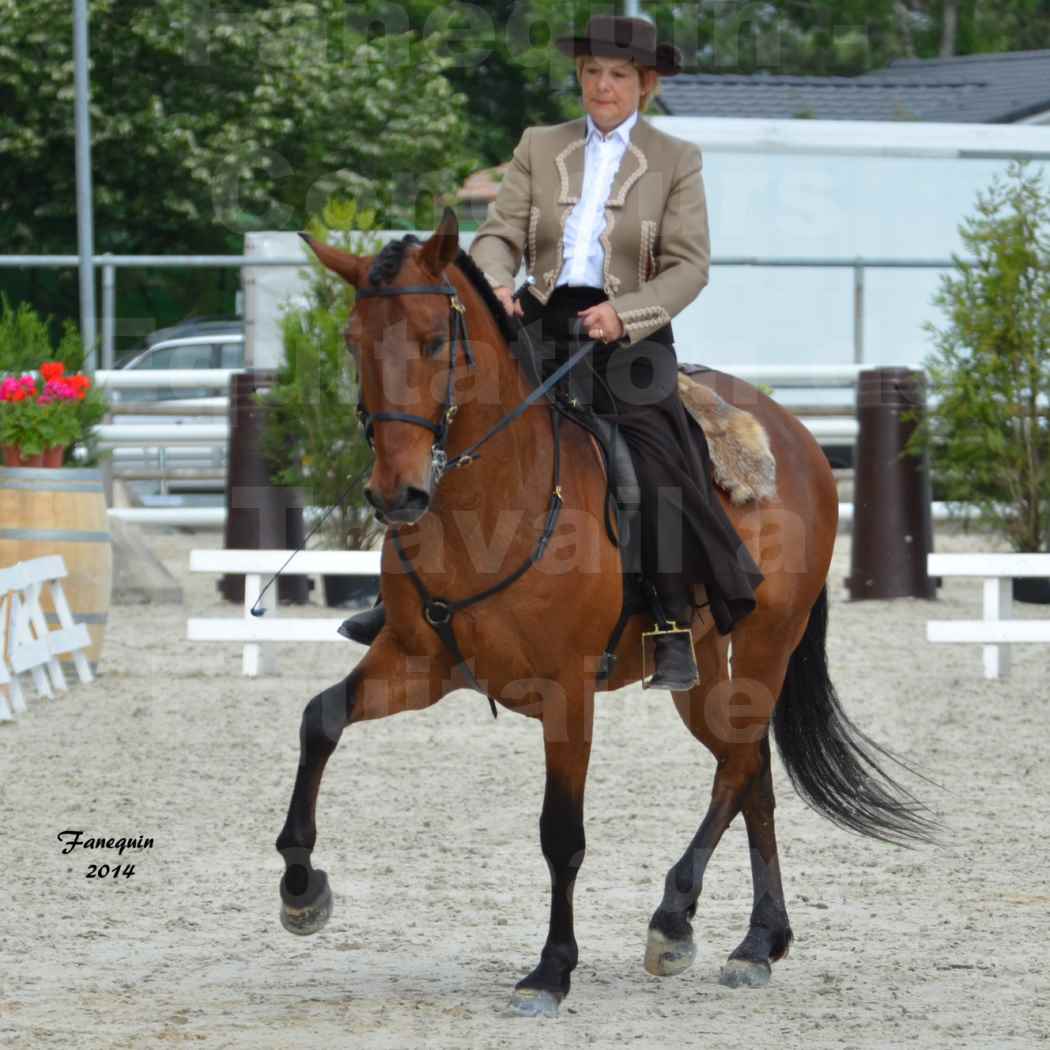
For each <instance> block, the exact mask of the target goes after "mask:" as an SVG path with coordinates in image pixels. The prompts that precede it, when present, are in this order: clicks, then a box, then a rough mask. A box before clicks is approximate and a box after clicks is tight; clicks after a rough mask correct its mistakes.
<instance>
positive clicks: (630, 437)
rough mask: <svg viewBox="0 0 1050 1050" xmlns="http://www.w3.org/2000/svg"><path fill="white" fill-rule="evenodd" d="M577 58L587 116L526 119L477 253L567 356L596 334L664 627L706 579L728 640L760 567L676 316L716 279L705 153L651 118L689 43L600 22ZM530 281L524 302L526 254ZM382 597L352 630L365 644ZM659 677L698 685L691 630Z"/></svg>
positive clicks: (605, 411)
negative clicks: (679, 347)
mask: <svg viewBox="0 0 1050 1050" xmlns="http://www.w3.org/2000/svg"><path fill="white" fill-rule="evenodd" d="M556 45H557V47H558V48H559V50H561V51H563V52H564V53H565V54H568V55H570V56H572V57H575V59H576V71H577V76H578V79H579V82H580V87H581V93H582V102H583V106H584V108H585V110H586V112H587V116H586V117H585V118H581V119H577V120H572V121H568V122H567V123H564V124H558V125H553V126H548V127H532V128H528V129H526V131H525V133H524V134H523V135H522V137H521V141H520V142H519V143H518V145H517V147H516V148H515V150H514V157H513V160H512V162H511V165H510V167H509V169H508V171H507V174H506V175H505V177H504V179H503V182H502V183H501V186H500V189H499V192H498V194H497V196H496V199H495V201H494V202H493V203H492V204H491V205H490V206H489V212H488V217H487V218H486V220H485V222H484V223H483V224H482V225H481V226H480V228H479V229H478V231H477V233H476V234H475V237H474V241H473V243H472V245H471V247H470V255H471V257H472V258H473V259H474V261H475V262H476V263H477V264H478V266H479V267H480V268H481V270H482V271H483V272H484V273H485V276H486V277H487V278H488V280H489V283H490V284H492V286H493V288H494V291H495V293H496V295H497V297H498V298H499V299H500V301H501V302H502V303H503V305H504V307H505V308H506V310H507V312H508V313H509V314H511V315H513V316H517V317H521V318H522V320H523V322H524V323H525V324H526V325H532V324H534V323H536V322H537V321H538V322H539V323H540V324H541V330H542V334H543V338H544V340H547V341H549V344H553V346H554V347H555V351H556V357H557V358H558V359H560V360H564V358H565V357H566V356H567V355H568V354H569V353H570V352H571V350H572V349H573V348H574V347H573V335H572V327H571V326H572V324H573V322H574V321H575V320H577V319H579V320H580V321H582V322H583V327H584V331H585V333H586V335H587V336H589V337H590V338H591V339H593V340H596V341H597V342H596V345H595V348H594V351H593V353H592V354H591V355H590V356H589V357H587V358H585V359H584V361H583V362H582V363H581V364H580V365H578V366H577V367H576V369H575V370H574V382H575V383H576V384H577V386H576V389H577V390H579V389H580V388H581V387H582V389H583V395H584V398H585V399H586V400H588V401H590V403H591V405H592V407H593V408H594V410H595V412H597V413H599V414H600V415H603V416H605V417H607V418H609V419H612V420H613V421H615V422H616V423H618V424H619V425H620V429H621V433H622V434H623V436H624V438H625V440H626V442H627V444H628V447H629V448H630V450H631V455H632V458H633V459H634V462H635V467H636V470H637V474H638V482H639V488H640V489H641V507H640V519H641V525H642V538H641V559H642V565H641V568H642V571H643V573H644V575H645V577H646V578H647V579H648V580H649V582H650V583H651V584H652V586H653V589H654V591H655V594H656V597H657V599H658V602H657V606H658V612H659V616H660V618H661V619H662V621H663V626H664V627H670V628H674V627H685V626H687V625H688V624H689V623H690V622H691V621H692V617H693V611H694V606H693V601H692V587H691V585H692V584H700V583H702V584H705V585H706V588H707V594H708V599H709V602H710V607H711V615H712V617H713V618H714V620H715V623H716V625H717V627H718V629H719V631H720V632H721V633H723V634H726V633H728V632H729V631H731V630H732V628H733V625H734V624H735V623H736V622H737V621H738V620H739V619H740V618H741V617H743V616H746V615H747V613H749V612H750V611H751V610H752V609H753V608H754V606H755V596H754V590H753V589H754V587H756V586H757V585H758V583H759V582H760V581H761V580H762V575H761V573H760V571H759V569H758V567H757V566H756V565H755V563H754V561H753V560H752V559H751V556H750V555H749V554H748V552H747V549H746V548H745V547H744V546H743V544H742V543H741V542H740V540H739V538H738V537H737V536H736V534H735V532H734V531H733V528H732V526H731V525H730V523H729V520H728V518H727V517H726V515H725V513H724V511H723V510H722V507H721V504H720V503H719V502H718V500H717V499H716V498H715V497H714V495H713V493H712V492H711V488H710V481H709V478H710V463H709V461H708V459H707V449H706V445H704V444H703V443H702V442H701V443H700V444H699V447H698V446H697V444H694V442H693V439H692V434H691V432H690V426H689V423H688V420H687V418H686V414H685V409H684V407H683V406H682V403H681V401H680V400H679V397H678V387H677V378H678V362H677V358H676V356H675V350H674V338H673V334H672V331H671V323H670V322H671V318H672V317H673V316H674V315H675V314H677V313H678V312H679V311H680V310H682V309H683V308H684V307H686V306H687V305H688V304H689V303H691V302H692V301H693V300H694V299H695V298H696V297H697V295H699V294H700V291H701V290H702V289H703V288H704V286H705V285H706V284H707V279H708V261H709V258H710V247H709V245H710V242H709V235H708V224H707V206H706V201H705V197H704V188H703V180H702V176H701V174H700V168H701V159H700V153H699V150H698V149H697V148H696V147H695V146H693V145H692V144H690V143H688V142H684V141H682V140H680V139H677V138H674V137H672V136H670V135H667V134H664V133H663V132H660V131H658V130H657V129H656V128H655V127H653V126H652V125H651V124H650V123H649V122H648V121H647V120H645V119H644V118H643V117H642V116H641V111H644V110H645V109H646V108H647V106H648V104H649V102H650V100H651V99H652V98H653V97H654V95H655V94H656V92H657V91H658V90H659V78H660V76H673V75H674V74H676V73H678V72H680V71H681V68H682V56H681V52H680V51H679V50H678V48H676V47H673V46H672V45H670V44H666V43H658V42H657V39H656V30H655V27H654V26H653V25H652V24H651V23H649V22H648V21H646V20H644V19H638V18H622V17H616V16H609V15H595V16H593V17H592V18H591V19H590V21H589V23H588V26H587V31H586V33H585V34H584V35H583V36H576V37H561V38H559V39H558V40H557V41H556ZM523 256H524V258H525V261H526V263H527V265H528V269H529V273H530V283H529V285H528V287H527V291H526V293H525V294H524V295H520V296H519V297H517V298H515V297H514V295H513V280H514V276H515V274H516V273H517V271H518V267H519V265H520V263H521V260H522V257H523ZM382 623H383V616H382V606H377V607H376V609H373V610H369V611H368V612H365V613H362V614H359V615H358V616H356V617H353V618H351V620H349V621H347V623H346V624H344V630H343V633H345V634H346V635H347V636H348V637H351V638H353V639H354V640H356V641H361V642H364V643H365V644H368V643H370V642H371V641H372V640H373V638H374V637H375V635H376V634H377V633H378V631H379V629H380V628H381V626H382ZM655 663H656V673H655V674H654V676H653V678H652V680H651V681H650V683H649V684H650V685H652V686H656V687H661V688H666V689H675V690H684V689H688V688H690V687H691V686H693V685H695V684H696V682H697V680H698V673H697V668H696V660H695V657H694V654H693V646H692V640H691V637H690V636H689V634H688V633H686V632H684V631H680V630H679V631H675V630H673V629H671V630H667V631H666V633H661V634H658V635H657V637H656V650H655Z"/></svg>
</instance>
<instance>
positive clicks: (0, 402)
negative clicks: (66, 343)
mask: <svg viewBox="0 0 1050 1050" xmlns="http://www.w3.org/2000/svg"><path fill="white" fill-rule="evenodd" d="M105 411H106V406H105V403H104V401H103V399H102V397H101V395H100V394H99V393H98V391H97V390H95V389H93V388H92V385H91V380H90V379H89V378H88V377H87V376H86V375H83V374H81V373H79V372H77V373H71V374H70V373H67V372H66V369H65V365H64V364H63V363H62V362H61V361H45V362H43V363H42V364H41V366H40V373H39V375H37V374H34V373H25V374H23V375H20V376H8V377H6V378H5V379H3V380H2V381H0V446H3V457H4V466H7V467H41V466H42V467H61V466H62V463H63V459H64V456H65V454H66V451H67V450H68V449H71V448H72V446H73V445H75V444H77V443H78V442H80V441H83V440H85V438H86V437H87V436H88V434H89V433H90V430H91V427H93V426H94V425H95V424H97V423H98V422H99V421H100V420H101V419H102V417H103V415H105Z"/></svg>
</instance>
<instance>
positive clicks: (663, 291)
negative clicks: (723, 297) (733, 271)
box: [610, 146, 711, 344]
mask: <svg viewBox="0 0 1050 1050" xmlns="http://www.w3.org/2000/svg"><path fill="white" fill-rule="evenodd" d="M702 166H703V162H702V160H701V157H700V150H699V149H697V148H696V147H695V146H689V147H688V148H687V149H685V150H683V151H682V156H681V157H680V158H679V161H678V165H677V166H676V168H675V173H674V175H673V177H672V181H671V187H670V192H669V193H668V195H667V201H666V203H665V205H664V214H663V219H662V221H661V223H660V243H659V251H658V252H657V254H656V276H655V277H653V278H652V279H651V280H649V281H646V282H645V284H643V285H642V286H641V288H639V289H638V290H637V291H634V292H627V293H625V294H624V295H618V296H616V297H615V298H613V299H611V300H610V303H611V305H612V308H613V309H614V310H615V311H616V313H617V315H618V316H619V318H620V320H621V321H622V322H623V327H624V334H623V336H621V340H622V339H626V340H627V342H628V343H629V344H634V343H637V342H638V341H639V340H640V339H644V338H645V337H646V336H648V335H650V334H651V333H652V332H655V331H656V329H657V328H661V327H662V326H663V325H665V324H667V323H668V322H669V321H670V320H671V318H672V317H674V315H675V314H677V313H679V312H680V311H681V310H683V309H685V307H686V306H688V305H689V304H690V303H691V302H692V301H693V300H694V299H695V298H696V297H697V296H698V295H699V294H700V292H701V291H702V290H703V289H704V287H705V286H706V284H707V280H708V271H709V266H710V261H711V235H710V232H709V230H708V224H707V199H706V197H705V196H704V178H703V175H702V173H701V168H702Z"/></svg>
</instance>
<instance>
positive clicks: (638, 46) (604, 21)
mask: <svg viewBox="0 0 1050 1050" xmlns="http://www.w3.org/2000/svg"><path fill="white" fill-rule="evenodd" d="M554 46H555V47H556V48H557V49H558V50H559V51H561V52H562V53H563V54H566V55H568V56H569V58H575V57H576V56H577V55H599V56H601V57H602V58H633V59H634V60H635V61H636V62H638V64H639V65H642V66H649V67H651V68H652V69H655V70H656V72H657V73H659V74H660V75H661V76H664V77H673V76H674V75H675V74H676V73H681V72H682V67H683V66H684V64H685V63H684V61H683V59H682V52H681V51H680V50H679V49H678V48H677V47H675V46H674V44H667V43H662V42H660V41H658V40H657V39H656V26H654V25H653V23H652V22H650V21H648V20H646V19H644V18H625V17H623V16H622V15H592V16H591V19H590V20H589V21H588V23H587V31H586V33H585V34H584V35H583V36H560V37H558V39H557V40H555V41H554Z"/></svg>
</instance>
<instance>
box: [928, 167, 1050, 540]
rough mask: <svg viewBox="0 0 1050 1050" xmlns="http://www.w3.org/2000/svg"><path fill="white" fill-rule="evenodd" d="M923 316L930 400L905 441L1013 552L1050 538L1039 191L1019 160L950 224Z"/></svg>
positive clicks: (949, 495)
mask: <svg viewBox="0 0 1050 1050" xmlns="http://www.w3.org/2000/svg"><path fill="white" fill-rule="evenodd" d="M959 232H960V235H961V237H962V240H963V243H964V244H965V245H966V248H967V249H968V250H969V254H970V256H971V258H970V259H968V260H965V259H961V258H959V257H957V256H953V262H954V265H955V269H954V272H953V273H951V274H947V275H945V276H944V277H943V278H942V280H941V287H940V290H939V291H938V293H937V295H936V296H935V297H934V303H935V304H936V305H937V306H940V307H941V308H942V309H943V310H944V312H945V317H946V319H945V323H944V325H943V326H942V327H940V328H938V327H936V326H935V325H932V324H931V325H927V326H926V327H927V330H928V332H929V333H930V334H931V335H932V337H933V340H934V345H935V351H934V353H933V354H932V355H931V356H930V357H929V358H928V359H927V361H926V370H927V373H928V375H929V387H928V394H929V395H930V400H931V407H930V409H929V410H928V412H927V415H926V417H925V421H924V422H923V423H922V424H921V425H920V427H919V429H918V430H917V431H916V433H915V436H914V439H913V443H912V446H911V447H912V449H913V450H922V449H928V450H929V451H930V454H931V465H932V469H933V474H934V484H935V485H936V486H937V488H938V491H939V492H941V493H943V495H944V498H945V499H948V500H953V501H960V502H964V503H970V504H974V505H976V507H977V508H978V510H979V513H980V522H981V524H983V525H985V526H987V527H990V528H992V529H993V530H994V531H996V532H999V533H1001V534H1002V535H1003V536H1004V537H1005V538H1006V539H1007V540H1008V542H1009V543H1010V545H1011V546H1012V547H1013V548H1014V549H1015V550H1017V551H1027V552H1035V551H1041V550H1046V549H1047V546H1048V540H1050V426H1048V422H1050V421H1048V417H1047V411H1048V395H1050V191H1048V189H1047V187H1046V185H1045V184H1044V181H1043V177H1042V175H1041V174H1040V173H1039V172H1038V171H1036V172H1032V171H1031V170H1030V169H1029V164H1028V163H1027V162H1013V163H1011V165H1010V167H1009V169H1008V171H1007V174H1006V177H1005V178H1003V177H1000V176H997V177H996V178H995V180H994V181H993V183H992V185H991V187H990V188H989V189H988V190H987V191H986V192H984V193H980V194H978V198H977V209H976V214H975V215H973V216H970V217H969V218H967V219H965V220H964V222H963V224H962V225H961V226H960V230H959Z"/></svg>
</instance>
